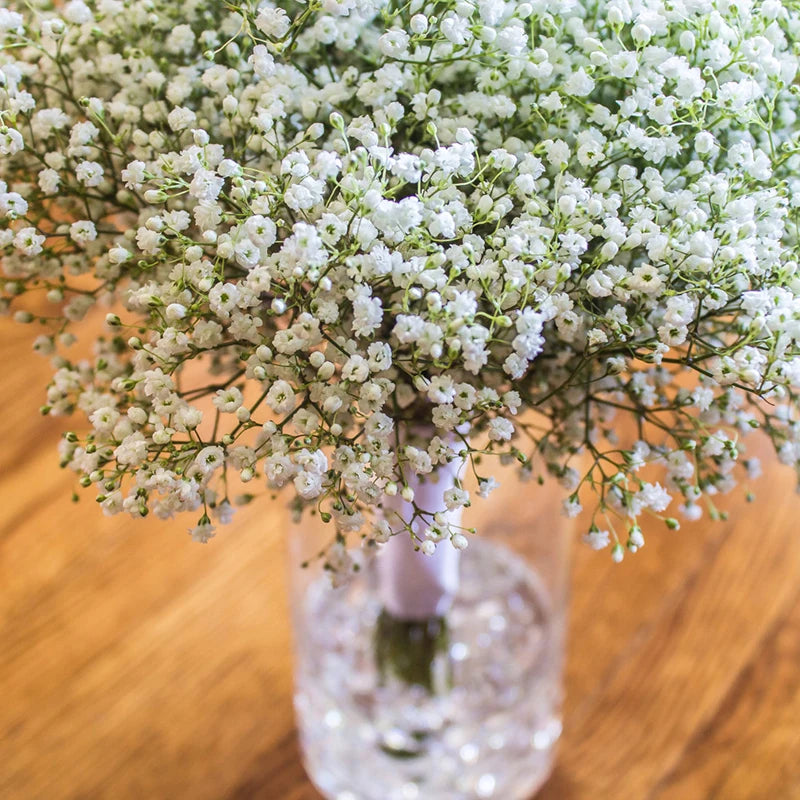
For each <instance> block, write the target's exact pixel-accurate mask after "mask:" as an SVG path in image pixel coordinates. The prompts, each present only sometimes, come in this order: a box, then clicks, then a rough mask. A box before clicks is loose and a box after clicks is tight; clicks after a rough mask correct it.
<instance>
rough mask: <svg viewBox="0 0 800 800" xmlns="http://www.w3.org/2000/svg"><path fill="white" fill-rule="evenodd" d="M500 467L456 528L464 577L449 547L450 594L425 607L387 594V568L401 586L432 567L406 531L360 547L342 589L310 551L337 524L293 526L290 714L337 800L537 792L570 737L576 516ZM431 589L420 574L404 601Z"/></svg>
mask: <svg viewBox="0 0 800 800" xmlns="http://www.w3.org/2000/svg"><path fill="white" fill-rule="evenodd" d="M506 470H507V472H508V473H509V474H508V475H503V476H502V477H503V480H502V483H501V486H500V488H498V489H496V490H495V491H494V492H493V493H492V495H491V496H490V497H489V498H488V499H485V500H477V501H475V503H473V506H472V507H470V508H468V509H466V510H465V512H464V519H463V523H462V524H463V525H465V526H473V525H474V526H476V527H477V528H478V531H479V533H478V534H477V535H470V536H469V537H468V539H469V545H468V547H467V548H466V549H465V550H463V551H462V552H459V553H458V554H457V559H456V566H455V569H456V570H457V572H458V578H457V580H456V581H455V582H454V581H453V580H452V578H453V569H454V567H453V558H452V554H451V553H447V551H446V550H445V551H444V552H445V553H446V555H445V557H444V561H445V562H446V563H445V564H444V567H443V570H440V572H441V573H442V574H444V577H445V579H444V581H443V582H442V585H443V587H444V596H443V598H442V599H441V602H439V603H438V604H436V603H434V605H430V604H429V605H428V611H427V612H425V613H424V614H423V615H422V616H421V615H420V612H419V608H417V609H416V610H415V611H414V613H412V614H409V618H407V619H406V618H403V615H402V613H397V608H396V607H395V606H394V604H393V600H392V598H393V592H396V589H397V587H396V586H395V587H394V588H392V587H391V586H390V587H388V588H389V591H388V592H387V580H388V581H389V582H391V578H392V573H393V574H394V582H395V583H397V581H398V580H404V581H406V584H408V582H412V584H414V582H416V581H417V580H418V579H417V577H415V575H419V574H423V573H409V572H408V566H409V564H408V561H409V558H410V559H412V560H413V559H414V558H417V559H421V560H423V561H421V567H422V570H423V572H424V570H425V569H430V566H429V565H430V561H429V559H430V556H425V555H423V554H422V553H419V552H416V551H415V550H414V546H413V544H412V540H411V537H410V536H408V534H399V535H398V536H395V537H393V539H392V540H391V541H390V542H389V543H388V544H384V545H372V546H368V547H354V549H353V550H351V556H352V558H353V559H354V561H355V563H356V564H357V566H358V570H357V572H356V573H355V574H354V577H352V579H350V580H347V581H345V582H344V583H343V584H341V585H339V586H334V585H332V581H331V578H330V575H328V574H326V571H325V570H324V569H323V563H322V560H321V559H318V558H315V556H316V555H317V554H318V553H319V552H320V551H321V550H322V549H323V548H324V547H325V546H326V545H327V544H329V543H330V541H331V539H332V536H333V535H334V533H335V531H334V530H333V528H332V526H331V524H327V525H326V524H325V523H323V522H321V521H320V520H319V519H318V518H317V517H314V516H306V515H305V514H304V515H303V516H302V518H300V519H299V520H295V521H294V522H293V523H292V531H291V535H290V554H291V559H290V560H291V586H292V609H293V617H294V619H293V622H294V629H295V630H294V642H295V710H296V716H297V725H298V730H299V737H300V743H301V749H302V753H303V759H304V764H305V767H306V771H307V773H308V775H309V777H310V778H311V780H312V782H313V783H314V784H315V785H316V787H317V788H318V789H319V791H320V792H321V793H322V795H323V796H324V797H325V798H328V800H473V798H474V799H475V800H485V798H498V799H499V800H528V798H530V797H531V796H532V795H533V794H534V793H535V792H536V791H537V790H538V789H539V787H540V786H541V785H542V784H543V783H544V782H545V781H546V780H547V777H548V776H549V774H550V771H551V769H552V765H553V758H554V752H555V747H556V743H557V740H558V738H559V735H560V732H561V720H560V710H561V697H562V671H563V661H564V644H565V625H566V611H567V596H568V579H569V553H570V540H571V535H570V534H571V531H570V530H569V528H570V523H569V521H568V520H566V519H565V518H563V517H562V516H561V514H560V513H559V508H558V500H557V493H554V492H552V491H547V490H546V489H545V488H543V487H539V486H537V485H535V484H533V483H521V482H520V481H519V480H518V479H517V478H516V476H515V475H514V474H513V473H512V470H511V469H509V468H506ZM435 478H436V476H434V479H435ZM442 483H444V484H445V486H446V485H447V476H444V477H443V480H442ZM418 490H419V487H418ZM400 537H403V540H401V539H400ZM396 540H397V541H396ZM390 545H391V546H392V547H405V548H407V549H409V550H410V551H412V552H411V555H409V552H406V553H405V554H402V553H400V556H401V561H403V560H404V561H405V563H404V564H401V570H400V572H399V573H398V572H397V570H396V568H395V566H394V565H390V566H389V568H388V569H387V566H386V563H384V562H382V559H384V558H386V559H388V558H389V557H390V556H388V555H387V554H386V552H382V551H385V550H388V549H389V546H390ZM443 548H449V549H451V550H452V549H453V546H452V544H451V543H450V541H449V540H445V541H441V542H439V543H438V545H437V554H436V557H439V553H440V551H442V549H443ZM391 558H392V559H395V558H396V554H395V556H391ZM426 559H428V561H425V560H426ZM303 564H306V565H307V566H302V565H303ZM387 575H388V576H389V577H388V578H387ZM398 575H399V576H400V577H399V578H398ZM429 588H430V587H428V589H429ZM416 589H419V591H416V592H415V591H414V590H416ZM425 591H427V589H426V587H425V585H424V580H423V585H422V586H421V587H417V586H416V585H413V586H412V591H411V592H407V594H408V596H409V597H413V596H414V594H415V593H416V594H417V595H420V596H421V595H424V593H425ZM412 606H413V603H412ZM401 611H402V609H401Z"/></svg>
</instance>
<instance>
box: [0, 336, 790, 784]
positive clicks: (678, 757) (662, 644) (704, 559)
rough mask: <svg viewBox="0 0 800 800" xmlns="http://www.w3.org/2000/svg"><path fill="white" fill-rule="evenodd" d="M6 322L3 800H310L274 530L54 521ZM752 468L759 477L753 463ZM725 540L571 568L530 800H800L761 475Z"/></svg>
mask: <svg viewBox="0 0 800 800" xmlns="http://www.w3.org/2000/svg"><path fill="white" fill-rule="evenodd" d="M30 334H31V330H30V329H29V328H27V329H26V328H23V327H21V326H15V325H12V324H11V323H10V322H9V321H8V320H0V342H2V345H1V346H0V347H1V348H2V350H0V358H2V364H3V383H2V388H0V397H1V398H2V401H1V402H0V408H2V415H0V441H2V444H3V446H2V448H1V449H0V474H1V475H2V482H1V483H0V500H1V501H2V503H1V505H0V508H2V516H1V517H0V525H2V534H1V538H0V586H1V587H2V589H0V649H1V652H2V657H1V658H0V798H3V799H4V800H39V798H41V799H42V800H61V799H62V798H64V799H66V798H71V799H73V800H78V798H81V799H82V800H89V799H91V800H94V799H95V798H108V800H129V799H130V800H205V799H206V798H209V799H210V798H214V799H216V798H231V799H233V798H238V799H239V800H249V799H250V798H265V800H318V798H319V796H318V795H317V794H316V793H315V792H314V790H313V789H312V788H311V787H310V785H309V784H308V782H307V780H306V779H305V777H304V775H303V771H302V769H301V767H300V764H299V761H298V753H297V747H296V745H295V737H294V732H293V723H292V710H291V673H290V660H289V629H288V626H287V622H286V619H287V607H286V596H285V589H286V587H285V566H284V565H285V559H284V555H283V546H282V542H281V537H280V534H281V530H282V527H283V521H282V519H283V518H282V515H283V511H282V509H281V508H280V507H278V506H277V505H270V503H269V501H268V500H266V499H264V500H263V501H262V502H260V503H257V504H255V505H254V506H253V507H251V508H249V509H247V510H245V511H241V512H240V513H239V516H238V519H237V521H236V523H235V524H234V525H233V526H232V527H230V528H228V529H226V530H223V531H222V532H220V533H219V534H218V536H217V538H216V539H215V540H214V542H213V543H212V544H210V545H208V546H199V545H197V544H194V543H192V542H191V541H190V539H189V537H188V536H187V535H186V531H185V529H186V527H187V526H188V522H187V521H184V520H180V521H177V522H175V523H171V524H168V523H159V522H156V521H154V522H150V521H147V522H144V523H140V522H133V521H131V520H129V519H126V518H124V517H121V516H120V517H116V518H113V519H108V518H105V517H102V516H101V515H100V514H99V511H98V509H97V508H96V507H95V504H94V502H93V500H92V496H91V493H87V494H85V495H84V498H83V499H82V500H81V502H80V503H78V504H74V503H72V502H70V499H69V497H70V494H71V491H72V489H73V488H74V479H73V476H71V475H70V474H67V473H65V472H62V471H60V470H59V469H58V467H57V463H56V462H57V456H56V452H55V447H56V443H57V440H58V435H59V431H60V430H61V429H62V426H64V425H67V424H68V423H67V422H65V421H64V420H54V419H42V418H41V417H39V416H38V414H37V413H36V409H37V407H38V406H39V404H40V402H41V398H42V387H43V386H44V383H45V381H46V376H47V373H48V369H49V367H48V365H47V363H46V361H44V360H43V359H40V358H39V357H38V356H36V355H33V354H32V353H31V352H30V350H29V349H28V348H27V346H26V344H25V341H26V339H29V338H30ZM762 450H763V453H764V455H765V456H767V458H768V454H767V451H766V449H764V448H762ZM756 489H757V492H758V501H757V502H756V503H755V504H749V505H748V504H746V503H745V502H744V500H743V493H742V492H737V493H736V494H735V496H731V497H730V498H728V503H727V506H728V508H729V509H730V510H731V511H732V512H733V513H732V518H733V520H735V521H733V522H727V523H713V524H712V523H708V522H706V523H700V524H695V525H685V526H684V527H683V529H682V530H681V531H679V532H674V533H669V532H664V533H658V534H656V535H652V536H650V537H649V539H648V543H647V546H646V547H645V548H644V549H643V550H642V551H641V552H640V553H639V554H638V555H637V556H635V557H632V558H628V559H626V560H625V563H623V564H622V565H620V566H615V565H613V564H611V563H610V559H609V558H608V557H607V556H606V555H597V554H595V553H592V552H590V551H589V550H588V549H586V548H581V547H579V548H578V549H577V554H576V559H575V564H574V576H573V577H574V600H573V611H572V625H571V642H570V656H569V662H568V666H567V692H568V695H567V696H568V701H567V707H566V716H565V733H564V739H563V743H562V747H561V751H560V760H559V764H558V767H557V769H556V771H555V774H554V775H553V777H552V779H551V781H550V782H549V784H548V785H547V787H546V788H545V789H544V791H543V792H542V794H541V795H540V797H541V798H542V799H543V800H605V799H606V798H608V800H745V799H747V800H765V799H766V798H770V800H790V799H791V798H800V605H799V604H798V597H799V596H800V526H799V525H798V519H800V502H798V499H797V497H796V496H795V495H794V475H793V474H792V472H791V471H790V470H787V469H781V468H778V467H777V466H776V465H775V464H774V463H773V462H772V461H769V465H768V467H767V476H766V477H765V478H762V479H761V481H760V482H758V484H757V485H756Z"/></svg>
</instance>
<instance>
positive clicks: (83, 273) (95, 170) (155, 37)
mask: <svg viewBox="0 0 800 800" xmlns="http://www.w3.org/2000/svg"><path fill="white" fill-rule="evenodd" d="M0 44H1V46H0V253H1V254H2V262H3V270H4V273H5V283H4V286H3V296H2V299H0V303H2V308H3V309H4V310H10V311H12V312H14V313H16V316H17V318H18V319H20V321H23V322H30V321H34V320H37V319H41V320H42V321H44V322H48V321H49V322H52V321H53V320H54V321H55V322H54V326H53V327H51V328H50V329H49V330H50V332H49V333H47V334H43V335H41V336H40V337H39V338H38V339H37V341H36V348H37V349H38V350H39V351H40V352H42V353H44V354H46V355H48V356H50V357H51V358H52V359H53V364H54V368H55V374H54V377H53V381H52V383H51V385H50V387H49V389H48V395H47V404H46V406H45V412H46V413H51V414H61V413H67V412H71V411H73V410H75V409H79V410H81V411H82V412H84V413H85V414H86V415H87V416H88V417H89V419H90V421H91V424H92V432H91V433H90V434H89V435H88V437H85V438H79V437H78V436H76V435H74V434H69V435H68V436H67V437H66V439H65V441H64V445H63V453H62V456H63V462H64V464H65V465H68V466H70V467H71V468H73V469H75V470H76V471H77V472H79V473H80V475H81V476H82V477H81V482H82V483H83V484H84V485H86V486H90V485H94V486H96V487H97V489H98V492H99V496H98V500H99V501H100V503H101V504H102V506H103V508H104V510H106V511H107V512H109V513H113V512H118V511H125V512H129V513H131V514H134V515H144V514H146V513H148V511H151V510H152V511H153V512H154V513H156V514H157V515H158V516H161V517H169V516H171V515H172V514H174V513H175V512H179V511H187V510H188V511H193V510H200V509H202V516H201V518H200V522H199V523H198V526H197V527H196V528H195V529H194V530H193V535H194V536H195V537H196V538H197V539H199V540H202V541H205V540H207V539H208V538H209V537H210V536H211V535H213V532H214V526H213V524H212V522H211V517H210V516H209V514H210V513H211V512H213V516H214V517H215V519H216V520H218V521H222V522H224V521H225V520H226V519H227V518H228V517H229V516H230V513H231V501H229V488H228V482H229V479H230V478H231V476H236V477H237V478H238V479H240V480H241V481H245V482H249V481H259V482H261V481H263V480H266V484H267V485H268V486H269V487H270V488H273V489H278V488H280V487H283V486H287V485H290V484H291V485H292V486H293V487H294V490H295V491H296V494H297V497H298V501H299V502H301V503H302V504H310V505H313V506H315V507H316V508H317V509H318V510H319V512H320V513H321V514H322V516H323V518H324V519H326V520H327V519H330V518H335V522H336V526H337V537H338V540H337V545H336V546H335V547H334V549H333V550H332V553H333V555H332V556H331V559H330V561H331V564H332V565H333V566H335V563H334V562H338V561H340V560H342V558H341V553H342V552H343V551H342V547H341V546H342V543H343V540H344V537H345V536H346V534H347V533H348V532H350V531H358V530H361V529H362V528H364V527H365V526H366V529H367V530H369V531H370V532H369V533H367V534H365V535H366V536H367V537H368V538H370V537H371V538H372V539H377V540H378V541H383V540H385V539H386V537H387V536H388V535H389V534H390V533H392V531H387V530H386V523H385V522H381V521H380V520H378V521H376V522H372V523H369V522H368V520H369V518H370V513H369V512H370V510H371V509H374V507H376V506H377V505H379V504H380V503H381V500H382V498H384V497H385V496H386V495H387V494H389V495H392V494H396V493H398V492H401V493H403V496H404V497H405V498H406V499H407V500H409V501H413V491H412V489H411V485H413V484H414V483H415V481H417V480H419V479H420V476H425V475H427V474H429V473H433V472H435V471H436V469H437V466H438V465H441V464H443V463H446V462H447V461H449V460H452V459H454V458H462V457H463V458H467V459H468V460H469V462H470V465H471V469H472V471H474V473H475V475H476V476H477V479H478V493H479V494H481V495H482V496H485V495H487V494H488V493H489V492H490V491H491V489H492V488H493V487H494V485H496V482H495V480H494V478H493V477H492V475H491V474H486V472H485V471H486V470H487V469H488V470H489V472H491V468H490V466H487V463H488V462H487V461H486V459H485V458H483V460H482V457H483V456H486V455H492V454H494V455H499V456H500V457H501V458H504V459H511V460H514V459H516V460H517V461H518V462H519V463H520V465H521V468H522V469H523V471H525V472H527V473H532V472H536V473H541V472H550V473H552V474H555V475H557V476H558V477H559V478H560V479H561V481H562V483H563V484H564V486H565V487H566V490H567V492H568V494H569V497H568V500H567V502H566V511H567V513H569V514H575V513H578V512H579V511H580V509H581V500H582V499H583V500H584V502H585V495H586V494H587V493H591V492H594V493H595V507H596V512H595V520H594V521H593V522H592V526H591V530H590V532H589V534H588V536H587V539H588V541H589V543H590V544H591V545H592V546H594V547H605V546H607V545H613V550H612V553H613V555H614V558H616V559H619V558H621V557H622V555H623V550H624V547H625V546H627V548H628V549H629V550H631V551H635V550H636V549H638V548H639V547H641V545H642V544H643V541H644V540H643V538H642V533H641V527H640V524H639V519H640V517H642V515H645V514H650V515H654V516H656V517H659V518H661V519H662V520H665V521H666V523H667V525H668V526H670V527H675V526H676V525H677V522H676V521H675V520H674V519H673V518H671V517H669V518H665V517H664V516H663V514H664V512H665V510H666V509H667V507H668V505H669V504H670V502H671V501H672V500H673V498H677V499H678V501H679V503H680V504H681V506H682V510H683V511H684V513H685V514H686V515H687V516H689V517H696V516H697V515H698V514H700V513H701V508H702V507H703V504H705V503H706V502H708V504H709V508H711V509H712V513H717V512H716V511H715V510H714V506H713V505H712V504H711V500H710V498H711V497H712V496H713V495H715V494H717V493H720V492H725V491H727V490H729V489H730V488H731V487H732V486H733V485H734V482H735V479H734V468H735V467H736V466H737V464H739V466H740V467H741V468H743V469H744V470H746V471H747V472H748V473H749V474H755V473H756V472H757V464H756V463H755V462H754V461H752V460H751V461H743V460H742V459H739V457H738V456H739V452H740V451H741V449H742V446H741V443H740V442H739V437H740V435H741V434H744V433H746V432H748V431H749V430H751V429H753V428H762V429H763V430H765V431H766V432H767V433H768V434H769V436H770V437H771V438H772V440H773V442H774V444H775V447H776V449H777V451H778V453H779V456H780V458H781V460H782V461H784V462H785V463H787V464H790V465H793V466H795V467H797V466H798V463H800V424H798V421H797V394H796V392H797V387H798V385H800V350H799V348H798V339H800V277H799V276H798V274H797V273H798V263H797V258H798V240H797V232H798V213H799V212H798V209H799V208H800V178H798V177H797V176H799V175H800V125H799V124H798V119H797V113H798V85H797V80H798V65H799V64H800V55H799V54H800V11H798V7H797V5H796V4H795V3H782V2H779V1H778V0H763V2H755V1H754V0H582V1H581V2H577V0H530V1H529V2H516V1H511V2H509V1H507V0H436V1H435V2H434V0H430V2H427V1H426V0H306V2H299V0H298V1H297V2H296V1H295V0H284V1H282V2H271V1H270V0H261V2H259V3H258V5H257V6H256V5H249V4H243V5H239V6H237V4H236V3H235V2H234V3H233V4H222V3H219V2H217V0H187V2H182V3H174V2H166V0H126V2H122V0H96V2H95V1H93V2H85V1H84V0H68V2H64V3H57V4H56V3H53V2H52V1H51V0H31V2H29V3H28V2H26V3H22V2H17V0H11V2H10V3H8V4H7V5H6V6H5V7H3V8H2V9H0ZM37 290H39V291H41V292H42V293H43V294H44V295H45V297H44V298H43V300H42V301H41V302H39V303H38V305H37V304H34V306H33V310H31V308H30V305H28V306H27V308H26V307H25V306H22V305H20V303H24V298H25V297H26V296H28V295H29V294H31V293H32V292H34V291H37ZM45 300H46V302H47V303H49V304H51V305H52V307H53V308H52V310H49V311H46V312H44V311H42V310H41V308H42V306H43V305H44V302H45ZM98 304H100V305H103V304H105V305H106V307H107V308H109V307H110V308H111V309H112V311H111V313H109V314H108V317H107V320H108V325H109V326H110V327H111V329H112V331H113V335H112V336H110V337H103V338H100V339H98V340H97V341H96V342H95V351H94V355H93V356H92V357H91V359H81V358H80V357H78V356H75V357H72V358H71V357H70V355H69V352H70V351H69V347H70V345H71V344H72V343H73V342H74V340H75V335H74V334H73V333H72V329H73V324H74V323H76V322H80V321H81V320H82V319H83V318H84V317H85V316H86V315H87V313H89V312H90V310H91V309H92V307H93V306H95V305H98ZM193 362H196V365H195V364H193ZM198 367H199V368H198ZM198 376H199V377H198ZM204 376H205V377H204ZM208 376H210V377H208ZM209 381H210V382H209ZM205 400H210V402H206V403H205V404H204V401H205ZM765 401H767V402H765ZM518 412H519V413H518ZM522 412H528V413H522ZM615 412H625V413H627V414H629V415H632V417H633V418H635V420H636V423H637V429H638V441H636V442H631V443H624V442H618V441H617V439H616V436H615V434H614V429H613V423H612V422H611V420H612V417H613V415H614V414H615ZM420 425H422V426H426V425H427V426H428V427H429V428H430V429H431V430H432V431H433V433H432V434H431V436H430V437H429V439H428V440H425V441H420V440H419V438H414V436H413V435H412V431H413V430H414V428H415V427H416V428H418V427H419V426H420ZM478 442H480V444H477V443H478ZM454 443H458V444H454ZM586 453H588V455H589V461H588V468H583V469H581V471H578V469H577V467H580V466H582V465H585V464H586V463H587V462H585V461H584V460H582V459H585V457H586V455H585V454H586ZM653 464H656V465H660V466H661V468H662V473H661V475H662V477H661V478H660V480H661V481H662V482H663V486H662V484H661V483H658V482H653V481H652V480H651V479H650V477H649V473H648V472H647V471H648V470H652V466H651V465H653ZM643 470H644V472H643ZM264 476H265V478H264ZM456 489H457V491H453V492H450V493H449V495H448V497H447V506H448V507H449V508H453V509H456V508H459V507H462V506H464V505H467V504H469V502H470V495H469V493H468V492H467V491H466V489H464V488H463V487H462V486H460V485H459V486H457V487H456ZM435 511H440V509H422V508H418V509H417V511H416V513H417V514H418V515H422V516H426V517H430V518H431V519H430V526H429V527H430V529H431V530H435V531H436V537H435V539H436V540H437V541H438V540H441V539H443V538H448V537H449V538H450V539H451V540H453V541H457V543H458V546H459V547H461V546H464V545H465V544H466V539H465V538H464V536H463V533H464V532H463V531H457V530H444V531H443V530H442V524H443V523H441V515H439V517H438V518H434V516H433V514H432V513H431V512H435ZM614 520H617V521H616V523H615V522H614ZM410 522H411V521H410V520H409V523H410ZM615 526H616V527H615ZM456 537H458V538H456ZM426 549H427V550H431V549H432V547H431V546H430V545H426ZM337 553H338V555H336V554H337Z"/></svg>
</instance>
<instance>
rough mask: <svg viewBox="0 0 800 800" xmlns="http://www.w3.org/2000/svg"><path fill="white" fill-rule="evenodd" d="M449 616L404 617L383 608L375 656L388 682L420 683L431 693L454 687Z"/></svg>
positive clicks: (376, 634) (382, 676) (382, 675)
mask: <svg viewBox="0 0 800 800" xmlns="http://www.w3.org/2000/svg"><path fill="white" fill-rule="evenodd" d="M449 646H450V634H449V630H448V625H447V618H446V617H443V616H436V617H429V618H428V619H423V620H410V619H401V618H399V617H395V616H394V615H393V614H390V613H389V612H388V611H387V610H386V609H383V610H382V611H381V613H380V616H379V617H378V621H377V624H376V626H375V658H376V662H377V666H378V672H379V674H380V677H381V681H382V682H383V683H384V684H387V683H390V682H393V681H394V682H400V683H402V684H405V685H407V686H419V687H421V688H423V689H425V691H427V692H428V693H429V694H431V695H433V694H439V693H442V692H444V691H447V690H448V689H449V688H451V687H452V667H451V664H450V659H449V657H448V650H449Z"/></svg>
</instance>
